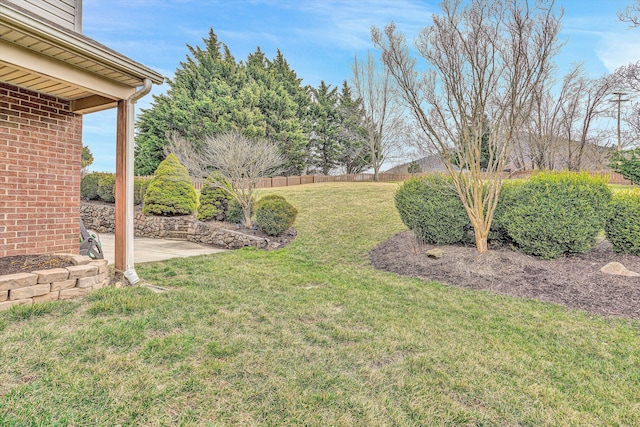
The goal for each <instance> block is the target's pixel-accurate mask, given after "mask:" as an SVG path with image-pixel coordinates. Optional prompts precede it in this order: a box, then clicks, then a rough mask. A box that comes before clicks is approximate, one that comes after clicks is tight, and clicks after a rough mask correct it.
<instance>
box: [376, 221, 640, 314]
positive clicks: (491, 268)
mask: <svg viewBox="0 0 640 427" xmlns="http://www.w3.org/2000/svg"><path fill="white" fill-rule="evenodd" d="M434 247H435V246H432V245H419V244H418V243H417V242H416V240H415V237H414V235H413V233H412V232H410V231H406V232H402V233H399V234H396V235H395V236H393V237H392V238H390V239H389V240H387V241H385V242H383V243H381V244H380V245H378V246H377V247H375V248H374V249H373V250H371V252H370V253H369V256H370V259H371V263H372V264H373V265H374V266H375V267H376V268H379V269H381V270H386V271H390V272H393V273H397V274H400V275H405V276H415V277H420V278H423V279H428V280H435V281H438V282H442V283H448V284H450V285H454V286H459V287H461V288H469V289H481V290H487V291H491V292H496V293H499V294H505V295H511V296H515V297H522V298H531V299H536V300H539V301H545V302H554V303H558V304H562V305H565V306H566V307H569V308H573V309H580V310H585V311H588V312H590V313H594V314H599V315H604V316H620V317H627V318H630V319H636V320H640V278H639V277H623V276H612V275H609V274H605V273H602V272H601V271H600V269H601V268H602V267H603V266H604V265H606V264H607V263H609V262H612V261H618V262H620V263H622V264H623V265H624V266H625V267H627V268H628V269H629V270H632V271H636V272H640V257H637V256H633V255H620V254H617V253H615V252H613V250H612V249H611V244H610V243H609V242H607V241H606V240H605V241H603V242H601V243H600V244H599V245H598V246H597V247H596V248H595V249H594V250H593V251H591V252H589V253H587V254H582V255H575V256H567V257H562V258H559V259H556V260H552V261H548V260H540V259H537V258H534V257H531V256H528V255H525V254H523V253H521V252H517V251H514V250H512V249H510V248H505V247H499V248H492V249H490V250H489V251H487V252H486V253H484V254H478V252H477V251H476V249H475V247H467V246H439V248H440V249H443V251H444V255H443V256H442V258H440V259H432V258H428V257H427V255H426V251H427V250H429V249H432V248H434Z"/></svg>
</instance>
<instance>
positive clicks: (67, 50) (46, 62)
mask: <svg viewBox="0 0 640 427" xmlns="http://www.w3.org/2000/svg"><path fill="white" fill-rule="evenodd" d="M0 51H2V56H1V57H0V81H2V82H6V83H9V84H12V85H15V86H18V87H23V88H26V89H30V90H33V91H36V92H41V93H46V94H48V95H52V96H56V97H59V98H63V99H68V100H71V101H72V108H73V109H74V110H75V111H76V112H78V113H85V112H90V111H97V110H101V109H105V108H111V107H113V106H114V103H115V102H116V101H117V100H119V99H126V98H128V96H130V94H131V93H133V92H134V91H135V88H136V87H139V86H142V85H143V83H144V81H145V79H149V80H150V81H151V82H152V83H154V84H162V82H163V80H164V77H163V76H162V74H160V73H158V72H156V71H154V70H152V69H150V68H148V67H145V66H144V65H142V64H140V63H138V62H136V61H134V60H132V59H130V58H128V57H126V56H124V55H122V54H120V53H118V52H116V51H114V50H112V49H110V48H108V47H107V46H105V45H103V44H101V43H98V42H96V41H95V40H93V39H91V38H89V37H86V36H84V35H82V34H81V33H78V32H75V31H73V30H70V29H67V28H64V27H62V26H61V25H58V24H56V23H54V22H51V21H49V20H47V19H45V18H43V17H40V16H38V15H36V14H34V13H32V12H30V11H28V10H26V9H24V8H22V7H20V6H18V5H16V4H14V3H12V2H10V1H8V0H0Z"/></svg>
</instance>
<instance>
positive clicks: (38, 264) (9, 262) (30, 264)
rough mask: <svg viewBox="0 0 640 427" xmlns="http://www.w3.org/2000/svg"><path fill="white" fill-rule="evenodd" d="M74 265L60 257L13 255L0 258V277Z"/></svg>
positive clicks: (68, 259)
mask: <svg viewBox="0 0 640 427" xmlns="http://www.w3.org/2000/svg"><path fill="white" fill-rule="evenodd" d="M72 265H74V263H73V261H72V260H71V259H70V258H69V257H65V256H61V255H15V256H8V257H3V258H0V275H4V274H14V273H30V272H31V271H35V270H47V269H50V268H63V267H70V266H72Z"/></svg>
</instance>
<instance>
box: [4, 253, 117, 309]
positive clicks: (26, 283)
mask: <svg viewBox="0 0 640 427" xmlns="http://www.w3.org/2000/svg"><path fill="white" fill-rule="evenodd" d="M70 257H71V259H72V260H73V262H74V264H75V265H72V266H69V267H65V268H51V269H47V270H36V271H32V272H30V273H15V274H6V275H0V311H3V310H8V309H9V308H10V307H12V306H14V305H21V304H33V303H36V302H47V301H55V300H65V299H72V298H78V297H82V296H85V295H87V294H88V293H89V292H91V291H92V290H94V289H100V288H103V287H105V286H107V285H109V283H110V282H111V278H110V277H109V271H108V269H107V260H105V259H101V260H93V259H91V258H89V257H88V256H79V255H70Z"/></svg>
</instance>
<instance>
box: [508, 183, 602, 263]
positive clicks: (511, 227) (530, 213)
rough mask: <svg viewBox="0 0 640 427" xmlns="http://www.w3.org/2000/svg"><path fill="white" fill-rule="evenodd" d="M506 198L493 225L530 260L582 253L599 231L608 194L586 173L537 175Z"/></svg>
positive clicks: (587, 248) (588, 248) (592, 243)
mask: <svg viewBox="0 0 640 427" xmlns="http://www.w3.org/2000/svg"><path fill="white" fill-rule="evenodd" d="M507 197H512V199H510V200H509V201H508V202H507V203H505V206H504V211H503V212H502V213H500V214H499V218H500V219H499V221H498V224H499V225H501V226H503V227H504V229H505V230H506V231H507V234H508V235H509V237H511V239H513V241H514V242H515V243H516V244H517V245H518V246H519V247H520V249H521V250H522V251H523V252H525V253H527V254H530V255H534V256H538V257H541V258H545V259H553V258H557V257H559V256H560V255H563V254H575V253H585V252H587V251H589V250H590V249H592V248H593V247H594V246H595V244H596V236H597V235H598V233H599V232H600V231H601V230H603V229H604V225H605V221H606V218H607V212H608V205H609V202H610V200H611V190H610V189H609V187H608V185H607V182H606V180H605V179H603V178H600V177H592V176H591V175H589V174H588V173H579V174H578V173H569V172H562V173H552V172H546V173H540V174H538V175H536V176H534V177H532V178H531V179H530V180H528V181H526V182H524V183H523V184H522V185H520V186H518V187H517V190H516V191H515V192H514V193H513V194H512V195H511V196H509V194H508V193H507Z"/></svg>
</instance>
